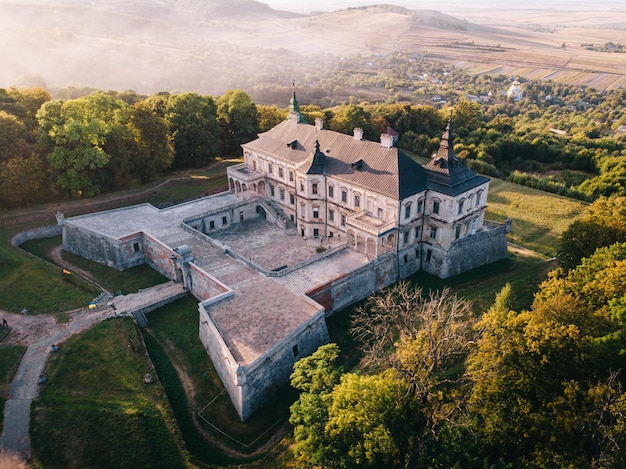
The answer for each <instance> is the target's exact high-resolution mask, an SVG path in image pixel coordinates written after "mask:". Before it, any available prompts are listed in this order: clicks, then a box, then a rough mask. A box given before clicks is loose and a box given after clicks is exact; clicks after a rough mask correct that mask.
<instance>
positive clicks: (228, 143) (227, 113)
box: [217, 90, 259, 156]
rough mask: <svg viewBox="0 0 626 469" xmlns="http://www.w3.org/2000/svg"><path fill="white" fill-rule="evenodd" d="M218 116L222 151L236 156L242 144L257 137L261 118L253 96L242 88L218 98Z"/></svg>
mask: <svg viewBox="0 0 626 469" xmlns="http://www.w3.org/2000/svg"><path fill="white" fill-rule="evenodd" d="M217 118H218V121H219V124H220V153H221V154H223V155H228V156H236V155H239V154H240V153H241V144H242V143H246V142H249V141H250V140H253V139H254V138H256V136H257V134H258V132H259V118H258V113H257V108H256V105H255V104H254V103H253V102H252V98H250V96H248V95H247V94H246V93H244V92H243V91H241V90H230V91H227V92H226V93H225V94H224V95H222V96H221V97H220V98H219V99H218V100H217Z"/></svg>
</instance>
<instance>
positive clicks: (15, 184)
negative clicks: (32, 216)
mask: <svg viewBox="0 0 626 469" xmlns="http://www.w3.org/2000/svg"><path fill="white" fill-rule="evenodd" d="M258 130H259V115H258V112H257V108H256V106H255V104H254V103H253V102H252V100H251V98H250V97H249V96H248V95H247V94H246V93H244V92H242V91H239V90H234V91H229V92H228V93H226V94H224V95H223V96H220V97H219V98H213V97H210V96H202V95H199V94H196V93H183V94H174V95H170V94H168V93H162V94H157V95H154V96H149V97H142V96H138V95H136V94H135V93H132V92H125V93H112V92H108V93H105V92H94V93H91V94H89V95H86V96H82V97H78V98H75V99H66V100H62V99H55V100H53V99H51V96H50V94H49V93H48V92H47V91H45V90H44V89H41V88H33V89H15V88H12V89H9V90H0V195H1V200H2V202H3V204H4V205H8V206H21V205H24V204H26V203H31V202H35V201H44V200H50V199H51V198H54V196H55V193H56V192H58V191H60V192H61V193H66V194H69V195H70V196H72V197H90V196H93V195H96V194H99V193H101V192H105V191H109V190H112V189H120V188H125V187H128V186H129V185H131V184H136V183H141V182H145V181H148V180H150V179H153V178H154V177H156V176H157V175H159V174H161V173H163V172H164V171H166V170H168V169H180V168H198V167H201V166H204V165H206V164H208V163H210V162H211V161H213V160H214V159H215V158H216V157H217V156H218V155H222V156H234V155H237V154H238V145H239V143H241V142H244V141H247V140H250V139H253V138H254V137H255V136H256V133H257V132H258Z"/></svg>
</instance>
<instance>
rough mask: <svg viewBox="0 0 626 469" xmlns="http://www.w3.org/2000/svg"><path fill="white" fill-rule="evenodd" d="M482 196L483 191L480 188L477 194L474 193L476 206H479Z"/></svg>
mask: <svg viewBox="0 0 626 469" xmlns="http://www.w3.org/2000/svg"><path fill="white" fill-rule="evenodd" d="M482 198H483V191H482V189H481V190H479V191H478V194H476V207H478V206H480V199H482Z"/></svg>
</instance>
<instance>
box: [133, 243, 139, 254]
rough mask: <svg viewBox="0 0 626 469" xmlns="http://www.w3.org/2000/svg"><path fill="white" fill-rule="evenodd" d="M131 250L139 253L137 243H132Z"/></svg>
mask: <svg viewBox="0 0 626 469" xmlns="http://www.w3.org/2000/svg"><path fill="white" fill-rule="evenodd" d="M133 250H134V251H135V252H139V243H133Z"/></svg>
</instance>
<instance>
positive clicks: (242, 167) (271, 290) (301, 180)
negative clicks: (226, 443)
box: [60, 91, 509, 420]
mask: <svg viewBox="0 0 626 469" xmlns="http://www.w3.org/2000/svg"><path fill="white" fill-rule="evenodd" d="M394 141H395V136H394V135H392V134H391V133H385V134H383V135H382V136H381V139H380V143H378V142H371V141H367V140H364V139H363V132H362V131H361V130H360V129H354V135H353V136H349V135H344V134H341V133H338V132H333V131H330V130H326V129H324V128H323V125H322V121H321V119H319V120H317V121H316V122H315V124H314V125H311V124H307V123H305V122H304V120H303V119H302V115H301V114H300V112H299V106H298V101H297V99H296V95H295V91H294V94H293V97H292V100H291V104H290V113H289V116H288V118H287V119H286V120H285V121H284V122H282V123H280V124H279V125H277V126H276V127H274V128H273V129H271V130H269V131H268V132H265V133H263V134H260V135H259V136H258V138H257V139H255V140H253V141H251V142H248V143H246V144H243V145H242V147H243V156H244V162H243V163H241V164H239V165H236V166H231V167H229V168H228V170H227V174H228V184H229V190H228V191H226V192H223V193H221V194H216V195H213V196H209V197H204V198H201V199H198V200H194V201H190V202H187V203H183V204H179V205H175V206H172V207H167V208H163V209H157V208H155V207H153V206H152V205H150V204H141V205H136V206H131V207H125V208H122V209H114V210H108V211H104V212H98V213H93V214H86V215H80V216H77V217H71V218H67V219H61V220H60V224H61V225H62V230H63V249H65V250H67V251H70V252H73V253H75V254H78V255H81V256H83V257H86V258H88V259H91V260H94V261H96V262H100V263H102V264H105V265H108V266H110V267H114V268H116V269H119V270H124V269H127V268H130V267H133V266H136V265H139V264H143V263H146V264H148V265H150V266H151V267H152V268H154V269H155V270H157V271H159V272H161V273H162V274H163V275H164V276H166V277H167V278H169V279H170V280H172V281H174V282H177V283H179V284H182V285H183V286H184V288H185V290H187V291H188V292H189V293H191V294H192V295H194V296H195V297H196V298H197V299H198V301H199V304H198V311H199V316H198V318H199V338H200V341H201V343H202V344H203V346H204V348H205V350H206V351H207V353H208V354H209V356H210V357H211V360H212V362H213V364H214V366H215V368H216V371H217V373H218V374H219V376H220V378H221V380H222V382H223V383H224V387H225V389H226V391H227V392H228V395H229V397H230V399H231V401H232V402H233V405H234V407H235V409H236V410H237V412H238V414H239V416H240V417H241V419H242V420H246V419H247V418H249V417H250V416H251V415H252V414H253V413H254V412H255V411H256V410H257V409H258V408H259V407H260V406H261V405H263V403H264V402H266V401H267V399H269V398H270V397H271V396H272V395H273V393H274V390H275V389H276V386H279V385H281V384H283V383H285V382H287V381H288V379H289V376H290V374H291V372H292V370H293V364H294V363H295V362H296V361H297V360H298V359H300V358H302V357H305V356H308V355H310V354H312V353H313V352H314V351H315V350H316V349H317V348H318V347H319V346H320V345H323V344H324V343H326V342H328V341H329V340H330V338H329V333H328V329H327V327H326V321H325V318H326V316H327V315H329V314H332V313H333V312H335V311H337V310H339V309H341V308H344V307H346V306H348V305H350V304H353V303H355V302H356V301H359V300H361V299H363V298H365V297H367V296H368V295H370V294H372V293H374V292H376V291H377V290H379V289H381V288H384V287H386V286H388V285H391V284H392V283H394V282H396V281H398V280H399V279H402V278H406V277H408V276H409V275H411V274H413V273H415V272H417V271H418V270H420V269H422V270H425V271H426V272H429V273H431V274H433V275H436V276H438V277H442V278H445V277H449V276H452V275H456V274H459V273H462V272H466V271H468V270H470V269H473V268H475V267H478V266H481V265H484V264H488V263H491V262H495V261H497V260H500V259H504V258H506V257H507V240H506V233H507V231H508V228H509V224H508V223H507V224H494V223H488V222H486V221H485V219H484V216H485V209H486V204H487V192H488V190H489V179H488V178H486V177H484V176H480V175H478V174H476V173H475V172H474V171H472V170H471V169H469V168H467V167H466V166H464V165H463V164H462V163H461V162H460V161H459V159H458V158H457V157H456V155H455V154H454V151H453V147H452V128H451V123H450V122H448V126H447V127H446V129H445V131H444V133H443V135H442V140H441V144H440V147H439V150H438V151H437V152H436V153H435V154H434V155H433V157H432V158H431V160H430V161H429V162H428V163H427V164H425V165H423V166H422V165H420V164H418V163H417V162H415V161H414V160H412V159H411V158H409V157H408V156H407V155H405V154H404V153H403V152H401V151H400V150H399V149H398V148H396V147H395V146H394ZM61 218H62V217H61ZM120 313H121V312H120ZM126 313H132V312H126Z"/></svg>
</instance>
